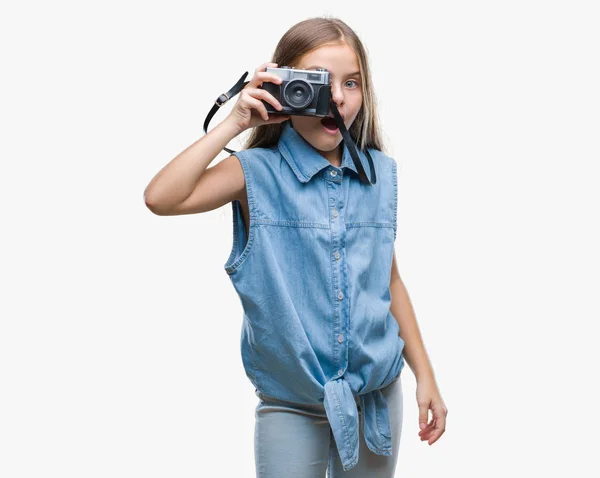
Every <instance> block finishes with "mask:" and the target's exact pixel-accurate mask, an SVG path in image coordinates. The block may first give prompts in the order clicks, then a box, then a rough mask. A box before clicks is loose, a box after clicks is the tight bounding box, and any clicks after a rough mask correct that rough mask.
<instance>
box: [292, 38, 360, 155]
mask: <svg viewBox="0 0 600 478" xmlns="http://www.w3.org/2000/svg"><path fill="white" fill-rule="evenodd" d="M292 66H294V67H295V68H296V69H300V70H314V69H316V68H318V67H321V68H325V69H327V70H328V71H329V74H330V75H329V77H330V80H331V98H332V100H333V101H335V104H336V106H337V108H338V111H339V112H340V114H341V115H342V116H343V117H344V125H345V126H346V129H350V126H351V125H352V123H353V122H354V120H355V118H356V116H357V115H358V112H359V111H360V108H361V106H362V100H363V96H362V89H361V81H362V79H361V75H360V68H359V66H358V58H357V57H356V54H355V53H354V51H353V50H352V48H350V47H349V46H348V45H345V44H344V45H326V46H322V47H320V48H318V49H316V50H313V51H312V52H310V53H307V54H306V55H304V56H303V57H301V59H300V60H299V61H298V62H297V64H295V65H292ZM329 114H333V111H331V109H330V110H329ZM290 121H291V122H292V126H293V127H294V129H295V130H296V131H297V132H298V133H299V134H300V135H301V136H302V137H303V138H304V139H305V140H306V141H308V142H309V143H310V144H311V145H312V146H313V147H314V148H315V149H317V150H318V151H319V153H321V154H322V155H323V156H324V157H325V158H327V159H328V160H329V161H330V162H332V163H334V164H335V165H336V166H339V165H340V163H341V157H342V156H341V151H342V149H341V142H342V140H343V137H342V133H341V132H340V131H339V129H338V130H336V132H335V133H333V134H332V133H330V132H328V131H327V129H326V128H325V127H324V126H323V124H322V123H321V118H319V117H316V116H294V115H292V116H291V118H290Z"/></svg>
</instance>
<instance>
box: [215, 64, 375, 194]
mask: <svg viewBox="0 0 600 478" xmlns="http://www.w3.org/2000/svg"><path fill="white" fill-rule="evenodd" d="M246 76H248V72H246V73H244V74H243V75H242V76H241V77H240V79H239V80H238V81H237V83H236V84H235V85H233V86H232V87H231V89H230V90H229V91H228V92H227V93H223V94H221V95H219V97H218V98H217V99H216V100H215V104H214V105H213V106H212V108H211V109H210V111H209V112H208V115H206V119H205V120H204V134H207V133H208V124H209V123H210V120H211V119H212V117H213V116H214V115H215V113H216V112H217V110H218V109H219V108H220V107H221V106H223V105H224V104H225V103H227V102H228V101H229V100H230V99H231V98H233V97H234V96H235V95H237V94H238V93H239V92H240V91H242V90H243V89H244V87H245V86H246V85H247V84H248V83H250V82H249V81H244V80H245V79H246ZM329 105H330V107H331V111H332V112H333V119H334V120H335V124H336V125H337V127H338V129H339V130H340V132H341V133H342V138H343V140H344V143H345V144H346V145H347V146H348V151H349V152H350V156H352V161H354V165H355V166H356V170H357V172H358V177H359V178H360V180H361V181H362V182H363V183H365V184H368V185H371V186H372V185H374V184H375V183H376V182H377V177H376V175H375V166H374V165H373V159H372V158H371V155H370V154H369V151H367V148H365V150H364V151H363V153H364V154H365V156H366V157H367V161H368V162H369V168H370V169H371V177H372V178H373V180H372V181H370V180H369V179H368V178H367V175H366V174H365V170H364V168H363V165H362V162H361V160H360V156H359V154H358V148H357V147H356V144H355V143H354V141H353V139H352V136H350V133H349V132H348V130H347V129H346V125H345V124H344V120H343V118H342V116H341V115H340V112H339V111H338V109H337V105H336V104H335V101H333V99H330V101H329ZM286 114H288V113H286ZM223 149H224V150H225V151H227V152H228V153H229V154H233V153H235V152H236V151H234V150H232V149H229V148H223Z"/></svg>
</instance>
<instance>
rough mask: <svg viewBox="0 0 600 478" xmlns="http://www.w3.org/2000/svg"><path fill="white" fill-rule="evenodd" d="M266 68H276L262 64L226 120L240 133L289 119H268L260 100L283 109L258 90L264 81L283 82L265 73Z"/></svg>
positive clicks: (270, 95)
mask: <svg viewBox="0 0 600 478" xmlns="http://www.w3.org/2000/svg"><path fill="white" fill-rule="evenodd" d="M267 66H273V67H276V66H277V63H263V64H262V65H260V66H259V67H258V68H256V70H254V76H253V77H252V79H251V80H250V81H249V82H248V84H247V85H246V86H245V87H244V88H243V89H242V91H240V93H239V98H238V100H237V102H236V104H235V105H234V107H233V110H231V113H229V116H228V117H227V118H226V119H227V120H228V121H232V122H233V123H234V124H235V125H236V127H237V128H238V129H239V131H240V133H241V132H242V131H245V130H247V129H249V128H254V127H255V126H259V125H263V124H272V123H281V122H283V121H285V120H287V119H289V118H290V115H279V114H275V115H272V116H271V118H269V116H268V113H267V108H265V105H264V104H263V102H262V101H261V99H262V100H265V101H267V102H269V103H270V104H272V105H273V107H274V108H275V109H276V110H278V111H281V110H282V109H283V107H282V106H281V103H280V102H279V101H277V99H275V97H274V96H273V95H272V94H271V93H269V92H268V91H266V90H263V89H261V88H259V86H260V85H262V84H263V82H265V81H270V82H272V83H275V84H281V82H282V81H283V80H282V79H281V78H280V77H279V76H277V75H275V74H273V73H267V72H266V68H267Z"/></svg>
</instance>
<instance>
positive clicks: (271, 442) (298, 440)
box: [254, 375, 403, 478]
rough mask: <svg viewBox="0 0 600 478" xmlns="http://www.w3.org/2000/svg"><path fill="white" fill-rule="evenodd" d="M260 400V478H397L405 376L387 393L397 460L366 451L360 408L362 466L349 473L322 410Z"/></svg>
mask: <svg viewBox="0 0 600 478" xmlns="http://www.w3.org/2000/svg"><path fill="white" fill-rule="evenodd" d="M254 393H255V394H256V396H257V397H258V398H259V402H258V405H257V406H256V413H255V417H256V422H255V428H254V458H255V464H256V476H257V478H325V473H326V472H327V477H328V478H342V477H343V478H365V477H369V478H393V476H394V472H395V469H396V463H397V460H398V449H399V446H400V435H401V431H402V408H403V396H402V384H401V380H400V375H399V376H398V378H397V379H396V380H394V381H393V382H392V383H390V384H389V385H388V386H387V387H385V388H383V389H382V393H383V394H384V396H385V398H386V400H387V403H388V408H389V414H390V422H391V427H392V455H390V456H385V455H377V454H375V453H373V452H372V451H371V450H369V448H368V447H367V445H366V443H365V439H364V436H363V433H362V421H363V415H362V411H361V409H360V405H359V401H358V397H356V403H357V406H358V413H359V422H360V430H361V432H360V433H359V437H360V438H359V439H360V448H359V451H358V463H357V464H356V466H354V467H353V468H351V469H350V470H348V471H344V470H343V468H342V463H341V461H340V457H339V455H338V452H337V448H336V446H335V442H334V438H333V435H332V433H331V428H330V427H329V421H328V420H327V416H326V414H325V407H324V406H323V405H302V404H298V403H293V402H286V401H283V400H277V399H275V398H272V397H268V396H266V395H264V394H262V393H261V392H259V391H258V390H256V389H255V392H254Z"/></svg>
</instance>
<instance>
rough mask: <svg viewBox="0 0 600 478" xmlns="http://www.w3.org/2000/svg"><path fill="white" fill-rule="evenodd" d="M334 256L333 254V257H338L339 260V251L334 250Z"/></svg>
mask: <svg viewBox="0 0 600 478" xmlns="http://www.w3.org/2000/svg"><path fill="white" fill-rule="evenodd" d="M334 256H335V258H336V259H338V260H339V258H340V253H339V251H335V254H334Z"/></svg>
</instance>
